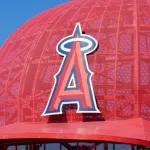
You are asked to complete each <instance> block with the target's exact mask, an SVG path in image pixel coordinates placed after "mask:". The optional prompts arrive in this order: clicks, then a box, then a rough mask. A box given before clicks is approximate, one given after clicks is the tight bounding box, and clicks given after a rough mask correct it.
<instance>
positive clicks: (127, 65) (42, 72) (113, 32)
mask: <svg viewBox="0 0 150 150" xmlns="http://www.w3.org/2000/svg"><path fill="white" fill-rule="evenodd" d="M77 22H80V23H81V27H82V30H83V31H84V32H85V33H86V34H89V35H91V36H93V37H94V38H96V39H97V41H98V43H99V48H98V50H97V51H96V52H95V53H93V54H91V55H89V56H88V62H89V67H90V69H91V70H92V71H93V72H94V76H93V77H92V82H93V86H94V92H95V95H96V99H97V103H98V106H99V109H100V110H101V112H102V116H103V118H104V119H105V120H113V119H115V120H116V119H128V118H133V117H142V118H145V119H150V1H149V0H95V1H93V0H86V1H85V0H74V1H72V2H68V3H65V4H63V5H60V6H58V7H55V8H52V9H49V10H47V11H45V12H43V13H41V14H39V15H37V16H35V17H34V18H32V19H30V20H29V21H27V22H26V23H25V24H24V25H22V26H21V27H20V28H19V29H17V30H16V31H15V32H14V33H13V34H12V35H11V36H10V38H9V39H8V40H7V41H6V42H5V44H4V45H3V46H2V48H1V49H0V51H1V53H0V125H1V126H2V125H4V124H10V123H14V122H46V121H47V119H48V118H46V117H41V114H42V112H43V110H44V109H45V106H46V103H47V100H48V97H49V95H50V92H51V88H52V86H53V83H54V78H53V76H54V75H55V74H56V72H57V71H58V68H59V66H60V64H61V61H62V57H61V56H59V55H58V54H57V52H56V44H57V43H58V42H59V41H60V40H61V39H62V38H63V37H65V36H68V35H70V34H71V33H72V31H73V29H74V26H75V24H76V23H77ZM72 107H73V106H72V105H68V106H67V105H66V106H64V107H63V108H64V110H65V112H64V113H65V114H64V115H59V116H55V117H51V118H50V121H54V120H55V121H67V122H72V121H82V120H88V119H89V118H91V117H92V118H94V117H97V118H95V119H99V118H101V116H99V115H91V114H86V115H82V114H76V113H75V112H76V111H75V109H72Z"/></svg>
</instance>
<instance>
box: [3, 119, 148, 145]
mask: <svg viewBox="0 0 150 150" xmlns="http://www.w3.org/2000/svg"><path fill="white" fill-rule="evenodd" d="M149 131H150V122H149V121H146V120H143V119H140V118H137V119H128V120H123V121H101V122H89V123H88V124H87V123H85V122H76V123H53V124H46V123H15V124H12V125H7V126H4V127H1V128H0V133H1V135H0V139H15V140H16V141H18V140H20V138H22V139H26V138H27V139H34V138H37V139H55V140H58V141H60V140H61V139H63V140H78V141H80V140H84V141H89V140H98V141H101V140H102V141H108V142H121V143H130V144H140V145H147V146H150V132H149Z"/></svg>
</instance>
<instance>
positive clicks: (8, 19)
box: [0, 0, 70, 46]
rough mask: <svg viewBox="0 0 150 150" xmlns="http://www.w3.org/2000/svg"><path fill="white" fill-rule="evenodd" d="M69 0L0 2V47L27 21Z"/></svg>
mask: <svg viewBox="0 0 150 150" xmlns="http://www.w3.org/2000/svg"><path fill="white" fill-rule="evenodd" d="M67 1H70V0H0V46H2V44H3V43H4V41H5V40H6V39H7V38H8V37H9V35H11V33H13V31H14V30H15V29H17V28H18V27H19V26H20V25H22V24H23V23H25V22H26V21H27V20H28V19H30V18H31V17H33V16H35V15H36V14H39V13H40V12H42V11H44V10H46V9H48V8H51V7H54V6H56V5H59V4H61V3H65V2H67Z"/></svg>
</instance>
